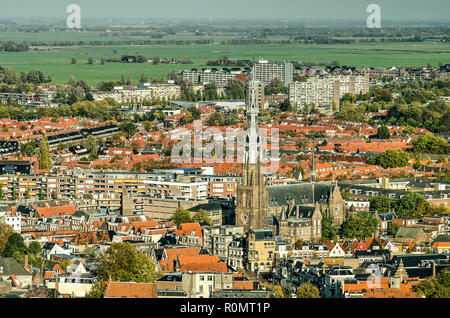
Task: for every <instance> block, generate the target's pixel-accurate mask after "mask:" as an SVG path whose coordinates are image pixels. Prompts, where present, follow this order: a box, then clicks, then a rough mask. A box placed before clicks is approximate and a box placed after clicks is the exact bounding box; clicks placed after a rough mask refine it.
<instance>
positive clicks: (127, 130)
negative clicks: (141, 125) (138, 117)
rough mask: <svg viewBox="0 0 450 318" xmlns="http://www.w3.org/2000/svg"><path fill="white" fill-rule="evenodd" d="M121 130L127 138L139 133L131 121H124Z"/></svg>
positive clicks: (120, 126)
mask: <svg viewBox="0 0 450 318" xmlns="http://www.w3.org/2000/svg"><path fill="white" fill-rule="evenodd" d="M119 128H120V130H122V132H123V134H124V136H125V137H127V138H128V137H130V136H133V135H134V134H135V133H136V132H137V127H136V125H135V124H134V123H133V122H131V121H124V122H123V123H121V124H120V125H119Z"/></svg>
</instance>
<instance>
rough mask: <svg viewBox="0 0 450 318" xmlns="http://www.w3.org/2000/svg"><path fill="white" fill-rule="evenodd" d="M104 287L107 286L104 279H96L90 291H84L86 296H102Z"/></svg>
mask: <svg viewBox="0 0 450 318" xmlns="http://www.w3.org/2000/svg"><path fill="white" fill-rule="evenodd" d="M106 287H108V284H107V282H105V281H102V280H101V281H98V282H96V283H95V284H94V285H93V286H92V289H91V291H90V292H88V293H86V296H85V297H86V298H102V296H103V293H104V292H105V290H106Z"/></svg>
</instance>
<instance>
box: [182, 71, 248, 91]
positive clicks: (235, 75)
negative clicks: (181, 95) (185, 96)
mask: <svg viewBox="0 0 450 318" xmlns="http://www.w3.org/2000/svg"><path fill="white" fill-rule="evenodd" d="M182 76H183V79H184V80H187V81H189V82H191V83H192V84H193V85H205V84H209V83H213V82H214V83H216V85H217V88H224V87H226V86H227V84H228V82H229V81H230V80H235V79H239V80H245V74H244V72H243V71H242V70H241V69H239V68H232V69H227V68H224V69H222V70H218V69H203V70H197V69H192V70H190V71H188V70H186V71H183V72H182Z"/></svg>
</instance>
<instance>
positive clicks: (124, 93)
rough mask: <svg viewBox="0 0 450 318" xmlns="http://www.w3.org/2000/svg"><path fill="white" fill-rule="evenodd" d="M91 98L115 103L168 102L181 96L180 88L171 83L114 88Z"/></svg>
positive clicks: (95, 93)
mask: <svg viewBox="0 0 450 318" xmlns="http://www.w3.org/2000/svg"><path fill="white" fill-rule="evenodd" d="M93 96H94V100H103V99H105V98H107V97H109V98H113V99H114V100H115V101H116V102H126V101H137V102H138V101H143V100H154V99H160V100H161V99H166V100H169V99H176V98H179V97H180V96H181V86H180V85H176V84H172V83H142V84H139V86H138V87H137V88H135V87H124V86H116V87H114V88H113V89H112V90H111V91H110V92H94V93H93Z"/></svg>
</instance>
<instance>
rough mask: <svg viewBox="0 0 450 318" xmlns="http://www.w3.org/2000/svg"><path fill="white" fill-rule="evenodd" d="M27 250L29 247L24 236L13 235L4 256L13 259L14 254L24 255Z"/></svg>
mask: <svg viewBox="0 0 450 318" xmlns="http://www.w3.org/2000/svg"><path fill="white" fill-rule="evenodd" d="M26 250H27V246H26V245H25V243H24V241H23V238H22V236H21V235H20V234H18V233H13V234H11V236H10V237H9V238H8V241H7V242H6V246H5V250H4V251H3V256H4V257H13V256H14V253H16V252H17V253H19V254H20V255H22V254H24V253H25V251H26Z"/></svg>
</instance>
